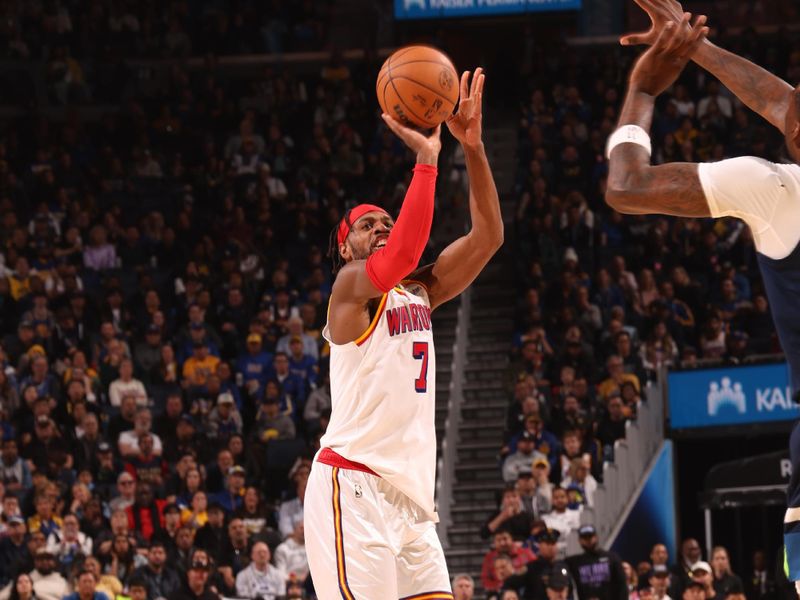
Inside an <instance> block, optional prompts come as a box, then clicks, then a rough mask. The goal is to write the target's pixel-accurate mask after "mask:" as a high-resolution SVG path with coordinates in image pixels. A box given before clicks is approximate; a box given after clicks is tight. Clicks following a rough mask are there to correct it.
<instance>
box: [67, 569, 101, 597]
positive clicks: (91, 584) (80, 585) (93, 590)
mask: <svg viewBox="0 0 800 600" xmlns="http://www.w3.org/2000/svg"><path fill="white" fill-rule="evenodd" d="M97 584H98V581H97V575H95V574H94V572H93V571H90V570H88V569H86V570H82V571H80V572H78V576H77V577H76V578H75V591H74V592H73V593H71V594H69V595H67V596H65V597H64V600H111V599H110V598H109V597H108V596H107V595H106V593H105V592H102V591H98V590H97Z"/></svg>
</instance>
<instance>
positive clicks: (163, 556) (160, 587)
mask: <svg viewBox="0 0 800 600" xmlns="http://www.w3.org/2000/svg"><path fill="white" fill-rule="evenodd" d="M131 577H132V578H138V579H139V580H141V581H142V582H143V583H144V584H145V586H146V587H147V596H148V598H168V597H169V596H171V595H172V594H173V593H174V592H176V591H178V590H179V589H180V587H181V581H180V578H179V577H178V573H177V572H176V571H175V570H174V569H173V568H172V567H170V566H169V565H168V564H167V549H166V547H165V546H164V544H163V542H160V541H158V540H156V541H153V542H152V543H151V544H150V548H149V549H148V550H147V564H146V565H145V566H143V567H139V568H138V569H136V570H135V571H134V572H133V573H132V575H131Z"/></svg>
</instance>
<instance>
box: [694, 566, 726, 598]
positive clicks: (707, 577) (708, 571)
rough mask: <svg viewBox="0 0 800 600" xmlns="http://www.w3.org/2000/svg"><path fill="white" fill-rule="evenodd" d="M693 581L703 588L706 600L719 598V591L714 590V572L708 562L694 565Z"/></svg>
mask: <svg viewBox="0 0 800 600" xmlns="http://www.w3.org/2000/svg"><path fill="white" fill-rule="evenodd" d="M692 580H693V581H696V582H698V583H700V584H701V585H702V586H703V589H704V590H705V597H706V600H709V599H711V598H716V597H717V591H716V590H715V589H714V571H713V569H712V568H711V565H709V564H708V563H707V562H706V561H704V560H699V561H697V562H696V563H695V564H693V565H692ZM720 598H722V596H720Z"/></svg>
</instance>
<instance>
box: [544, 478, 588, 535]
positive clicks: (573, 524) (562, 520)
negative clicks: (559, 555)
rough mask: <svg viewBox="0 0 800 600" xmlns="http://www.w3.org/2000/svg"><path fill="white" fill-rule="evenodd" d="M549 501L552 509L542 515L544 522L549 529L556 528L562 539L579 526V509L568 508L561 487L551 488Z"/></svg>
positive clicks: (564, 491)
mask: <svg viewBox="0 0 800 600" xmlns="http://www.w3.org/2000/svg"><path fill="white" fill-rule="evenodd" d="M551 503H552V507H553V510H552V511H550V512H549V513H547V514H546V515H544V517H543V518H544V522H545V523H546V524H547V527H548V528H549V529H555V530H557V531H558V532H559V533H560V534H561V539H562V541H563V540H564V539H565V538H566V537H567V535H568V534H569V532H570V531H572V530H575V529H578V527H579V526H580V511H577V510H573V509H571V508H568V506H567V505H568V498H567V491H566V490H565V489H564V488H562V487H555V488H553V492H552V495H551ZM563 547H564V548H566V545H564V546H563Z"/></svg>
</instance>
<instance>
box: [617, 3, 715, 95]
mask: <svg viewBox="0 0 800 600" xmlns="http://www.w3.org/2000/svg"><path fill="white" fill-rule="evenodd" d="M691 18H692V15H691V13H684V15H683V17H682V18H681V22H680V23H679V24H677V25H676V24H675V23H672V22H670V23H667V24H666V25H664V29H663V30H662V31H661V33H659V35H658V38H657V39H656V41H655V43H654V44H653V45H652V46H651V47H650V48H648V49H647V51H646V52H645V53H644V54H642V56H641V57H640V58H639V60H638V61H637V62H636V66H634V67H633V71H632V72H631V80H630V81H631V82H630V87H631V91H636V92H644V93H645V94H650V95H651V96H658V95H659V94H661V93H662V92H663V91H664V90H666V89H667V88H668V87H669V86H671V85H672V84H673V83H675V80H676V79H678V76H679V75H680V74H681V71H683V68H684V67H685V66H686V64H687V63H688V62H689V61H690V60H691V58H692V54H694V52H695V50H697V47H698V46H699V45H700V44H702V43H703V40H704V39H705V37H706V35H707V34H708V27H706V26H705V24H706V17H705V16H704V15H700V16H699V17H697V19H695V22H694V25H693V26H691V25H690V21H691Z"/></svg>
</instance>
